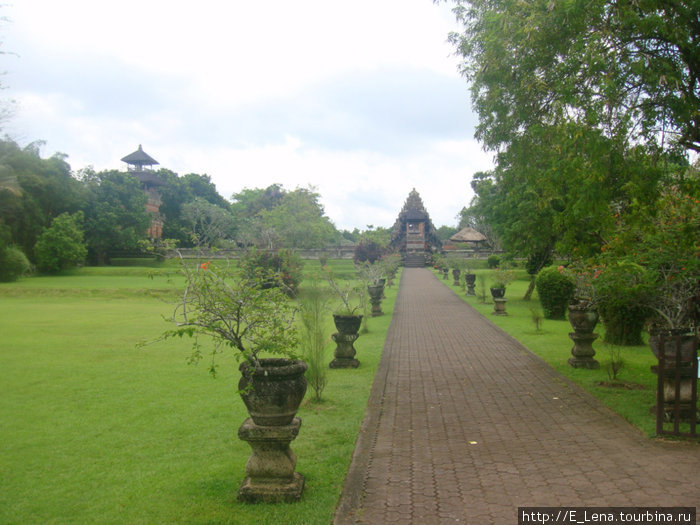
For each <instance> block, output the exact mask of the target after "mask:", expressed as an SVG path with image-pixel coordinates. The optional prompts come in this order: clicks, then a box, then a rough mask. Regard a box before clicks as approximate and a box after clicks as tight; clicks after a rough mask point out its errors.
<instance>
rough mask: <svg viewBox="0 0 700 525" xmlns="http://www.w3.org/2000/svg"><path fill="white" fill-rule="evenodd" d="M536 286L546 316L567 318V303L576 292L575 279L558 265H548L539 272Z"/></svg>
mask: <svg viewBox="0 0 700 525" xmlns="http://www.w3.org/2000/svg"><path fill="white" fill-rule="evenodd" d="M535 286H536V288H537V294H538V295H539V297H540V303H541V304H542V309H543V310H544V316H545V317H546V318H547V319H565V318H566V308H567V305H568V304H569V301H570V300H571V298H572V297H573V293H574V288H575V284H574V281H573V279H571V278H570V277H569V276H568V275H566V274H564V273H562V272H560V271H559V269H557V267H555V266H548V267H547V268H543V269H542V270H540V273H539V274H537V279H536V280H535Z"/></svg>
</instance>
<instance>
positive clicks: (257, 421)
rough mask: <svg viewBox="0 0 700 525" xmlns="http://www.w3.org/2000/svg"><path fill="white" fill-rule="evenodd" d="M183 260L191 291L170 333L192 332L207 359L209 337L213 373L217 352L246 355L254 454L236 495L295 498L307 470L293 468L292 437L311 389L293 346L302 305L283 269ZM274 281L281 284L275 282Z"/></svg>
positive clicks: (244, 430) (244, 435)
mask: <svg viewBox="0 0 700 525" xmlns="http://www.w3.org/2000/svg"><path fill="white" fill-rule="evenodd" d="M181 261H182V269H183V274H184V276H185V280H186V286H185V291H184V293H183V295H182V298H181V299H180V301H179V302H178V304H177V306H176V307H175V309H174V312H173V315H172V321H173V323H175V325H176V328H175V329H173V330H169V331H167V332H166V333H165V334H164V337H165V338H168V337H176V336H177V337H183V336H190V337H194V338H195V342H194V346H193V354H192V357H191V360H192V361H195V362H196V361H198V360H199V359H201V358H202V353H201V344H200V338H201V337H208V338H210V339H211V340H212V341H213V342H214V347H213V350H212V352H211V355H212V363H211V365H210V371H211V372H212V373H215V372H216V364H215V357H216V355H217V354H219V353H220V352H222V351H224V350H225V349H227V348H228V349H231V350H233V351H234V352H235V356H236V359H237V360H239V361H241V364H240V371H241V379H240V381H239V383H238V388H239V393H240V395H241V397H242V399H243V402H244V403H245V406H246V408H247V409H248V413H249V414H250V418H249V419H247V420H246V421H244V422H243V424H242V425H241V427H240V428H239V431H238V435H239V438H240V439H242V440H244V441H246V442H248V443H249V444H250V446H251V448H252V450H253V453H252V455H251V458H250V460H249V461H248V463H247V465H246V475H247V476H246V478H245V480H244V481H243V484H242V485H241V487H240V488H239V491H238V498H239V499H241V500H244V501H249V502H254V501H296V500H298V499H300V498H301V493H302V491H303V487H304V477H303V476H302V475H301V474H298V473H295V472H294V468H295V465H296V458H295V456H294V454H293V452H292V451H291V450H290V448H289V444H290V442H291V441H292V440H293V439H294V438H295V437H296V435H297V433H298V431H299V427H300V425H301V420H300V419H299V418H296V417H295V415H296V413H297V410H298V408H299V405H300V403H301V401H302V400H303V399H304V395H305V393H306V378H305V377H304V372H305V371H306V368H307V366H306V363H304V362H303V361H301V360H299V359H297V358H296V353H295V350H296V348H297V345H298V338H297V329H296V325H295V314H296V311H297V307H296V305H295V303H293V302H292V301H291V300H290V298H289V297H288V296H287V294H285V292H284V291H283V289H284V287H283V285H282V279H281V277H280V276H276V275H274V274H270V273H269V272H264V271H263V270H260V271H258V272H256V275H255V277H251V276H250V271H248V272H247V273H243V272H241V270H240V269H238V268H233V267H232V266H231V265H225V266H222V267H220V268H215V267H214V266H213V265H212V264H211V263H209V262H204V263H202V264H197V265H194V266H192V265H189V264H187V263H186V262H185V261H184V260H182V259H181ZM272 281H275V282H276V283H277V284H279V286H270V283H271V282H272ZM263 356H264V357H263ZM263 434H264V436H265V437H264V439H261V436H262V435H263Z"/></svg>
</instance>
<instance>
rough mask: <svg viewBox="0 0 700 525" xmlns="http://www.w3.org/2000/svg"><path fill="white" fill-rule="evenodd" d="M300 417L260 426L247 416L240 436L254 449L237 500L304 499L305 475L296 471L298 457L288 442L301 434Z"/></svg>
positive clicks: (283, 500) (251, 501) (274, 500)
mask: <svg viewBox="0 0 700 525" xmlns="http://www.w3.org/2000/svg"><path fill="white" fill-rule="evenodd" d="M299 427H301V419H299V418H298V417H295V418H294V420H293V421H292V423H291V424H289V425H282V426H274V427H273V426H270V427H267V426H261V425H256V424H255V423H253V420H252V419H250V418H248V419H246V420H245V421H244V422H243V424H242V425H241V428H239V429H238V437H239V438H240V439H241V440H243V441H246V442H247V443H248V444H249V445H250V447H251V448H252V449H253V453H252V455H251V456H250V459H248V463H247V464H246V467H245V472H246V476H247V477H246V478H245V479H244V480H243V483H242V484H241V487H240V488H239V489H238V500H239V501H245V502H247V503H260V502H266V503H280V502H292V501H298V500H299V499H301V493H302V492H303V490H304V476H302V475H301V474H299V473H297V472H294V467H296V464H297V457H296V455H295V454H294V452H292V449H291V448H289V444H290V443H291V442H292V441H293V440H294V439H295V438H296V437H297V435H298V434H299Z"/></svg>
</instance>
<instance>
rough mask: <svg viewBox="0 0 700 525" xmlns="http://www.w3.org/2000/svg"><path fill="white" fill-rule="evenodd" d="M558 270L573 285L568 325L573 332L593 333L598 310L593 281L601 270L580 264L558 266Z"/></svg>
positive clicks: (596, 322)
mask: <svg viewBox="0 0 700 525" xmlns="http://www.w3.org/2000/svg"><path fill="white" fill-rule="evenodd" d="M558 270H559V271H560V272H561V273H563V274H564V275H566V276H568V277H569V278H570V279H571V281H572V282H573V284H574V288H573V293H572V295H571V300H570V301H569V305H568V310H569V323H570V324H571V327H572V328H573V329H574V331H575V332H579V333H588V334H590V333H593V330H594V329H595V326H596V325H597V324H598V318H599V315H598V308H597V306H596V295H595V288H594V287H593V282H594V280H595V279H596V278H597V277H598V275H599V274H600V272H601V270H600V269H599V268H597V267H593V268H589V267H587V266H585V265H583V264H581V263H576V264H570V265H569V266H567V267H564V266H559V267H558Z"/></svg>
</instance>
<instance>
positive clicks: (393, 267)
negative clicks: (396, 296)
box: [380, 253, 401, 288]
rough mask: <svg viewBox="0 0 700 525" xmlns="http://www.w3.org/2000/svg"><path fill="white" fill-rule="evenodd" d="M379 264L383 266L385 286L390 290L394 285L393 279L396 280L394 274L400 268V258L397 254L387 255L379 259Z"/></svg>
mask: <svg viewBox="0 0 700 525" xmlns="http://www.w3.org/2000/svg"><path fill="white" fill-rule="evenodd" d="M380 262H381V263H382V265H383V266H384V272H385V273H384V274H385V275H386V278H387V283H386V285H387V286H388V287H390V288H391V287H392V286H393V285H394V279H396V272H398V271H399V266H401V256H400V255H399V254H398V253H391V254H387V255H384V256H383V257H382V258H381V259H380Z"/></svg>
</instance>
